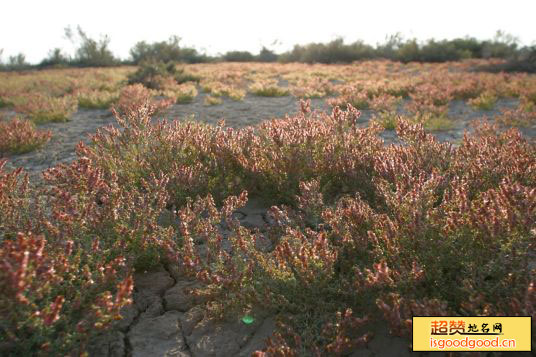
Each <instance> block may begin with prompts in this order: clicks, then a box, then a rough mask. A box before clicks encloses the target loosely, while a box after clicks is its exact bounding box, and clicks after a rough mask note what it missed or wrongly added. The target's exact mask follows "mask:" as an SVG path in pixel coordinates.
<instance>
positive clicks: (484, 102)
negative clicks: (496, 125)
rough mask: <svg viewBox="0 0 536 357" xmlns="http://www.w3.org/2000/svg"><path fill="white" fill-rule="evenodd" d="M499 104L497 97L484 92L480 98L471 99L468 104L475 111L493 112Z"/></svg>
mask: <svg viewBox="0 0 536 357" xmlns="http://www.w3.org/2000/svg"><path fill="white" fill-rule="evenodd" d="M496 102H497V96H496V95H495V94H493V93H490V92H484V93H482V94H480V95H479V96H478V97H476V98H473V99H469V101H468V103H469V105H471V106H472V107H473V108H475V109H480V110H491V109H493V107H494V106H495V103H496Z"/></svg>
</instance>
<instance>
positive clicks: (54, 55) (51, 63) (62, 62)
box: [38, 48, 71, 68]
mask: <svg viewBox="0 0 536 357" xmlns="http://www.w3.org/2000/svg"><path fill="white" fill-rule="evenodd" d="M70 62H71V59H70V58H69V57H68V56H67V55H64V54H63V53H62V52H61V49H60V48H55V49H53V50H51V51H50V52H49V53H48V57H47V58H45V59H44V60H42V61H41V63H39V65H38V67H39V68H45V67H66V66H68V65H69V64H70Z"/></svg>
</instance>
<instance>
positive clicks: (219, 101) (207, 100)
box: [203, 95, 223, 105]
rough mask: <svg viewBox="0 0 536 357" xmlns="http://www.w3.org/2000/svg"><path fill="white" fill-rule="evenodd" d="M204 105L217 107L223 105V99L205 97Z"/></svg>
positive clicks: (211, 96)
mask: <svg viewBox="0 0 536 357" xmlns="http://www.w3.org/2000/svg"><path fill="white" fill-rule="evenodd" d="M203 103H204V104H205V105H219V104H222V103H223V99H221V98H220V97H215V96H213V95H207V96H206V97H205V100H204V102H203Z"/></svg>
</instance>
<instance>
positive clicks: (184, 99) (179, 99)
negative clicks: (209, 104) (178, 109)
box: [160, 83, 197, 104]
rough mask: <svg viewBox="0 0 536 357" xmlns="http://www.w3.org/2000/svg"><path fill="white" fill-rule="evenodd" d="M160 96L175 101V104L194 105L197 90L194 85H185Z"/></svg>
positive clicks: (175, 87) (166, 91) (176, 86)
mask: <svg viewBox="0 0 536 357" xmlns="http://www.w3.org/2000/svg"><path fill="white" fill-rule="evenodd" d="M160 94H162V95H163V96H165V97H168V98H172V99H175V103H177V104H188V103H192V102H193V101H194V99H195V97H197V88H196V87H195V85H193V84H189V83H185V84H181V85H175V86H173V87H171V88H169V89H167V90H165V91H161V92H160Z"/></svg>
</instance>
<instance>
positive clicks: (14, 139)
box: [0, 118, 52, 156]
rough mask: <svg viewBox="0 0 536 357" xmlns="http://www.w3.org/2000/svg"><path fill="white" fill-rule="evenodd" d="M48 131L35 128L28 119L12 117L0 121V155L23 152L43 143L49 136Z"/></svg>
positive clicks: (36, 147) (38, 146)
mask: <svg viewBox="0 0 536 357" xmlns="http://www.w3.org/2000/svg"><path fill="white" fill-rule="evenodd" d="M51 136H52V133H51V132H50V131H44V130H36V128H35V125H34V124H33V123H32V122H31V121H28V120H24V119H18V118H13V119H11V120H10V121H0V156H1V155H2V154H24V153H27V152H30V151H33V150H36V149H38V148H40V147H42V146H43V145H45V144H46V143H47V142H48V141H49V140H50V138H51Z"/></svg>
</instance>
